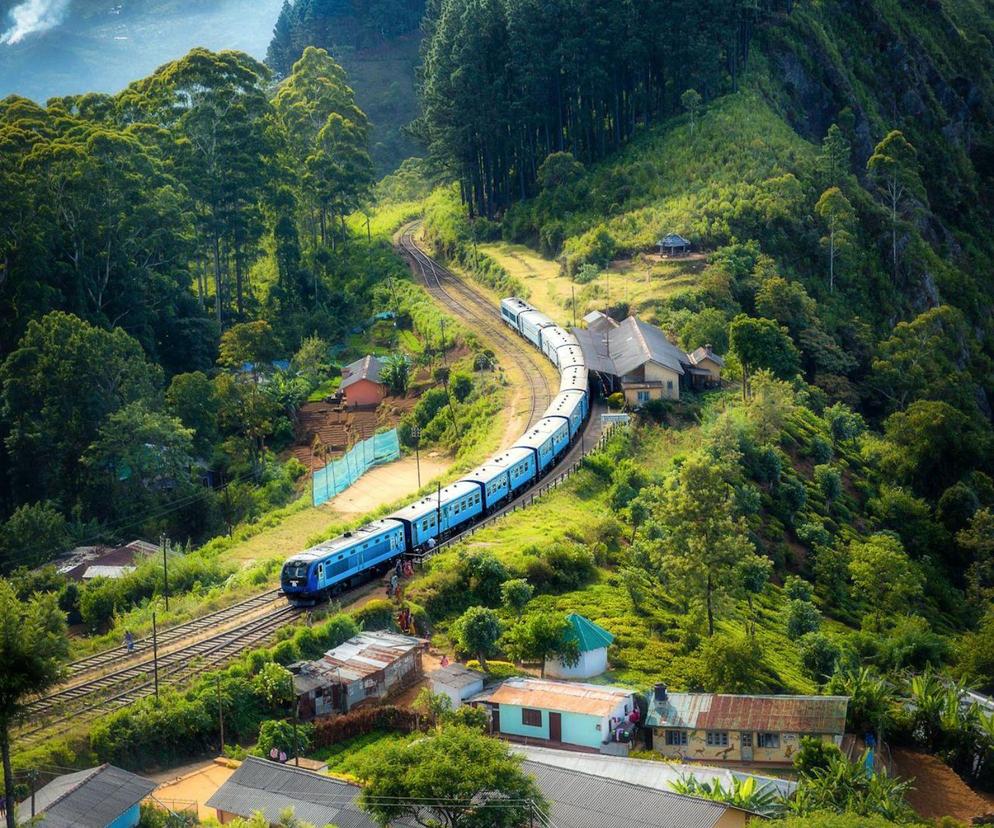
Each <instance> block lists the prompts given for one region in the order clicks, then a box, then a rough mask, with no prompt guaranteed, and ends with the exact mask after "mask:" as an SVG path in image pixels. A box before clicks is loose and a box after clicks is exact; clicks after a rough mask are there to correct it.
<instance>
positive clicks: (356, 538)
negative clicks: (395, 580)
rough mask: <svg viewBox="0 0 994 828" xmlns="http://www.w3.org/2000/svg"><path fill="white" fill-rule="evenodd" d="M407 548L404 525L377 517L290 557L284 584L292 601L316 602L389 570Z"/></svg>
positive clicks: (283, 576) (281, 582) (282, 575)
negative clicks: (364, 577)
mask: <svg viewBox="0 0 994 828" xmlns="http://www.w3.org/2000/svg"><path fill="white" fill-rule="evenodd" d="M404 551H405V537H404V527H403V525H401V524H400V523H398V522H397V521H395V520H377V521H374V522H372V523H367V524H366V525H365V526H362V527H360V528H359V529H356V530H355V531H354V532H346V533H345V534H344V535H341V536H340V537H337V538H333V539H332V540H329V541H325V542H324V543H320V544H318V545H317V546H315V547H312V548H311V549H308V550H306V551H304V552H299V553H298V554H296V555H294V556H293V557H291V558H289V559H288V560H287V562H286V563H285V564H284V565H283V571H282V572H281V574H280V585H281V587H282V589H283V592H284V593H285V594H286V595H287V597H288V598H289V599H290V601H291V602H293V603H314V602H316V601H320V600H323V599H324V598H325V597H327V596H328V595H333V594H335V593H336V592H339V591H341V590H343V589H348V588H349V587H351V586H354V585H355V584H357V583H358V582H359V580H360V576H366V575H367V574H374V573H375V572H376V571H377V570H385V569H386V568H387V567H388V566H389V565H390V563H391V562H392V561H393V559H394V558H396V557H397V556H399V555H402V554H403V553H404Z"/></svg>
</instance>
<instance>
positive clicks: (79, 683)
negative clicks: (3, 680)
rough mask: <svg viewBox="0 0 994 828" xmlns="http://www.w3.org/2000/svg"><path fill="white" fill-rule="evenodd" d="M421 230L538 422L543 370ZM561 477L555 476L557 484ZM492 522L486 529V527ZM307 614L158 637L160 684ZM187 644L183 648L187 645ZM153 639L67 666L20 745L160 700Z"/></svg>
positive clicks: (276, 601) (257, 614)
mask: <svg viewBox="0 0 994 828" xmlns="http://www.w3.org/2000/svg"><path fill="white" fill-rule="evenodd" d="M416 226H417V223H415V224H413V225H409V226H408V227H406V228H404V230H403V231H402V233H401V237H400V247H401V250H402V251H403V252H404V253H405V254H406V256H407V257H408V258H409V260H410V262H411V264H412V266H413V267H415V268H416V269H417V271H418V272H419V274H420V276H421V279H422V281H423V282H424V284H425V286H426V288H427V289H428V291H429V293H431V295H432V296H433V297H434V298H435V300H436V301H437V302H438V303H439V304H441V305H443V306H445V307H447V308H448V309H449V310H450V311H451V312H452V313H454V314H455V315H456V316H458V317H460V318H462V319H463V320H465V321H466V322H468V323H471V324H472V325H473V326H474V328H475V329H477V330H478V331H480V332H481V333H482V335H483V336H484V337H485V338H487V339H488V340H490V341H491V343H492V344H494V345H495V346H497V347H496V348H495V350H498V351H499V352H502V355H503V356H504V357H505V358H506V359H507V360H508V361H510V362H511V363H512V364H513V365H515V366H516V367H517V368H518V369H519V370H520V371H521V374H522V377H523V381H524V382H525V383H527V387H528V392H529V398H530V400H529V405H530V410H529V411H528V426H529V427H530V426H531V425H533V424H534V423H535V422H537V421H538V420H539V419H540V418H541V416H542V414H543V412H544V411H545V409H546V408H547V407H548V405H549V403H550V402H551V400H552V398H553V397H554V396H555V394H556V391H557V389H556V388H553V386H552V383H551V380H550V379H549V377H548V376H547V373H546V371H545V370H543V363H542V362H540V361H539V360H538V355H537V354H535V353H533V351H532V350H531V348H529V347H528V346H527V345H526V344H525V343H524V342H523V341H520V340H519V339H518V337H516V336H514V335H513V334H512V333H511V332H510V331H509V330H507V328H506V327H505V325H504V322H503V320H502V319H501V316H500V312H499V311H498V310H497V309H496V307H494V306H493V304H492V302H491V301H490V300H489V299H487V298H486V297H484V296H482V295H481V294H480V293H478V292H477V291H475V290H473V289H472V288H471V287H470V286H468V285H466V284H465V283H464V282H463V281H462V280H461V279H459V278H457V277H456V276H454V275H453V274H452V273H451V272H450V271H449V270H448V269H447V268H445V267H443V266H442V265H440V264H439V263H438V262H436V261H434V260H433V259H432V258H431V257H429V256H428V255H427V254H425V253H424V251H422V250H421V249H420V248H419V247H418V246H417V244H416V243H415V241H414V238H413V233H414V229H415V227H416ZM596 419H597V418H595V417H594V416H591V417H590V419H589V421H588V423H587V426H586V429H585V436H586V438H587V443H586V444H587V445H588V446H590V445H592V443H593V442H594V440H595V439H596V436H597V435H599V433H600V427H599V425H597V424H596V422H595V420H596ZM583 445H584V444H583V442H582V441H581V442H580V443H579V444H577V445H576V446H574V447H573V448H572V449H571V451H570V452H569V453H568V455H567V456H566V457H564V459H563V461H562V462H561V464H560V465H561V467H562V468H565V467H568V466H569V465H570V464H571V463H574V462H575V461H576V460H577V459H578V458H579V457H581V456H582V454H583V451H584V449H583ZM557 476H560V475H556V474H555V473H554V474H553V475H552V478H555V477H557ZM549 485H551V483H550V482H549V481H548V480H547V481H546V482H545V483H544V484H543V483H538V484H536V485H535V486H530V487H528V489H526V490H525V491H524V492H522V494H521V495H519V496H518V497H517V498H515V500H514V501H512V502H511V503H508V504H507V505H506V506H505V508H503V509H501V510H500V512H498V513H497V514H495V515H494V516H493V517H494V518H496V517H499V516H500V515H503V514H506V513H507V512H510V511H513V510H514V509H516V508H520V506H521V505H523V504H524V503H526V502H529V498H531V499H534V498H535V496H536V492H540V491H541V490H544V489H545V488H547V487H548V486H549ZM488 522H489V521H488ZM473 531H475V529H470V530H467V531H466V532H463V533H460V534H459V535H458V536H456V537H453V538H451V539H449V540H448V541H446V543H444V544H442V545H440V546H439V547H438V548H439V549H441V548H442V547H444V546H449V545H450V544H452V543H455V542H457V541H459V540H462V539H463V538H465V537H466V536H467V535H469V534H471V533H472V532H473ZM301 612H302V610H300V609H298V608H295V607H291V606H289V605H287V604H283V603H280V596H279V591H278V590H276V589H273V590H269V591H267V592H264V593H261V594H259V595H256V596H253V597H252V598H248V599H246V600H244V601H241V602H239V603H237V604H233V605H231V606H229V607H225V608H224V609H220V610H217V611H215V612H212V613H210V614H208V615H205V616H202V617H200V618H195V619H192V620H190V621H186V622H184V623H182V624H178V625H176V626H175V627H170V628H167V629H164V630H162V631H160V632H159V633H158V636H157V646H158V650H159V652H160V653H162V654H161V655H160V656H159V658H158V683H159V685H160V686H163V687H166V686H170V685H178V684H180V683H182V682H183V681H185V680H187V679H189V678H190V677H191V676H193V675H194V674H195V673H197V672H201V671H203V670H206V669H210V668H212V667H217V666H221V665H222V664H224V663H226V662H228V661H230V660H231V659H232V658H234V657H235V656H237V655H239V654H240V653H242V652H245V651H246V650H248V649H249V648H251V647H253V646H255V645H258V644H261V643H262V642H264V641H266V640H267V639H268V638H270V637H271V636H272V635H273V634H274V633H275V632H276V630H277V629H279V628H280V627H282V626H284V625H286V624H289V623H292V622H293V621H294V619H295V618H297V617H298V616H299V615H300V614H301ZM186 641H189V643H187V644H184V643H183V642H186ZM152 650H153V647H152V639H151V637H150V636H146V637H145V638H141V639H137V640H136V641H135V646H134V651H133V652H131V653H128V652H126V651H125V650H124V649H123V647H117V648H113V649H110V650H105V651H102V652H100V653H95V654H93V655H91V656H87V657H85V658H81V659H78V660H77V661H74V662H72V663H71V664H70V665H69V666H68V677H67V680H66V682H64V683H63V684H62V685H61V686H60V687H58V688H56V689H55V690H54V691H53V692H52V693H50V694H48V695H47V696H45V697H43V698H40V699H38V700H37V701H35V702H33V703H32V704H31V705H30V706H29V707H28V708H27V710H26V711H25V717H24V721H25V723H24V725H23V726H22V727H21V728H20V729H19V730H18V732H17V734H16V737H17V739H18V741H21V742H23V743H33V742H36V741H38V740H40V739H42V738H49V737H51V736H54V735H58V734H60V733H64V732H65V731H67V730H70V729H71V728H74V727H76V726H78V725H79V724H82V723H85V722H87V721H90V720H92V719H94V718H96V717H97V716H99V715H101V714H103V713H107V712H111V711H113V710H117V709H119V708H122V707H125V706H127V705H128V704H131V703H133V702H135V701H138V700H139V699H142V698H145V697H147V696H150V695H152V694H153V693H154V692H155V665H154V660H153V657H152V655H153V653H152Z"/></svg>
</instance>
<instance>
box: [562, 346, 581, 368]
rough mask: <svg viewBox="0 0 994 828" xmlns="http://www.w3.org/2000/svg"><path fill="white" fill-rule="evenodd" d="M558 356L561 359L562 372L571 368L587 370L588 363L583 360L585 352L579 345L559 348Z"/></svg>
mask: <svg viewBox="0 0 994 828" xmlns="http://www.w3.org/2000/svg"><path fill="white" fill-rule="evenodd" d="M556 356H557V357H558V359H559V365H560V368H561V370H567V369H569V368H586V365H587V363H586V360H584V358H583V350H582V349H581V348H580V346H579V345H569V346H566V347H562V348H557V349H556ZM563 366H565V367H563Z"/></svg>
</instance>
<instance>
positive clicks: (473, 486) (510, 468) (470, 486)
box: [280, 296, 591, 606]
mask: <svg viewBox="0 0 994 828" xmlns="http://www.w3.org/2000/svg"><path fill="white" fill-rule="evenodd" d="M500 316H501V320H502V321H503V322H504V324H505V325H507V326H508V327H509V328H511V329H513V330H514V331H515V333H517V334H518V335H519V336H521V337H523V338H524V339H526V340H528V342H530V343H531V344H532V345H534V346H535V348H537V349H538V350H539V351H540V352H541V353H542V354H544V355H545V357H546V358H547V359H549V361H551V362H552V364H553V365H554V366H555V367H556V368H558V369H559V375H560V384H559V393H558V394H557V395H556V396H555V397H554V398H553V400H552V402H551V403H550V404H549V407H548V408H547V409H546V411H545V413H544V414H543V415H542V418H541V419H540V420H539V421H538V422H537V423H535V424H534V425H532V426H531V427H529V429H528V430H527V431H526V432H525V433H524V434H522V435H521V437H519V438H518V439H517V440H516V441H515V442H514V445H512V446H511V447H510V448H508V449H506V450H504V451H502V452H500V453H499V454H496V455H494V456H493V457H491V458H489V459H488V460H487V461H486V462H485V463H483V464H482V465H480V466H478V467H477V468H475V469H473V470H472V471H471V472H469V473H468V474H466V475H465V476H463V477H461V478H460V479H459V480H457V481H456V482H454V483H452V484H450V485H448V486H446V487H445V488H440V489H439V490H438V491H437V492H435V493H434V494H431V495H429V496H427V497H422V498H420V499H419V500H416V501H415V502H414V503H410V504H408V505H407V506H404V507H403V508H402V509H399V510H397V511H396V512H394V513H393V514H390V515H387V516H386V517H383V518H381V519H379V520H375V521H372V522H370V523H366V524H364V525H363V526H361V527H359V528H358V529H355V530H354V531H351V532H345V533H344V534H343V535H341V536H339V537H337V538H333V539H331V540H328V541H325V542H324V543H320V544H318V545H317V546H314V547H312V548H310V549H307V550H305V551H304V552H298V553H297V554H295V555H293V556H291V557H290V558H288V559H287V560H286V562H285V563H284V564H283V569H282V571H281V573H280V586H281V589H282V592H283V594H284V595H285V596H286V598H287V600H289V602H290V603H291V604H294V605H295V606H313V605H315V604H317V603H320V602H322V601H324V600H327V599H328V598H330V597H332V596H334V595H336V594H338V593H340V592H343V591H344V590H347V589H350V588H352V587H354V586H357V585H358V584H360V583H362V582H363V581H366V580H368V579H369V578H371V577H375V576H377V575H380V574H382V573H383V572H386V571H387V570H388V569H390V568H391V567H392V566H394V565H395V563H396V561H397V560H398V559H399V558H401V557H403V556H408V555H409V556H418V555H423V554H425V553H426V552H428V551H430V550H431V549H432V548H434V547H436V546H437V545H438V544H439V543H441V542H442V541H444V540H446V539H448V538H450V537H452V536H454V535H456V534H458V533H460V532H462V531H464V530H465V529H467V528H468V527H469V526H472V525H473V524H474V523H476V522H478V521H480V520H482V519H483V518H485V517H486V516H488V515H490V514H492V513H494V512H495V511H497V510H499V509H500V508H502V507H503V506H505V505H506V504H507V503H509V502H510V501H511V500H513V499H514V498H515V496H517V495H518V494H519V493H520V492H521V491H522V490H523V489H525V488H527V487H528V486H529V485H531V484H533V483H535V482H536V481H537V480H540V479H541V478H542V477H544V476H545V475H547V474H548V473H549V471H550V470H551V469H552V468H554V467H555V465H556V463H557V462H559V460H560V459H562V457H563V456H564V454H566V452H567V450H568V449H569V447H570V446H571V445H572V444H573V443H574V442H576V440H577V439H579V436H580V433H581V432H582V430H583V428H584V424H585V423H586V420H587V418H588V417H589V415H590V406H591V399H590V383H589V374H588V371H587V367H586V364H585V362H584V358H583V351H582V350H581V349H580V343H579V342H578V341H577V339H576V337H575V336H573V334H572V333H570V332H569V331H567V330H565V329H564V328H561V327H559V326H558V325H556V323H555V322H553V321H552V320H551V319H550V318H549V317H548V316H546V315H545V314H543V313H542V312H541V311H539V310H536V309H535V308H534V307H532V306H531V305H529V304H528V303H527V302H525V301H524V300H523V299H519V298H518V297H513V296H512V297H509V298H507V299H503V300H501V303H500Z"/></svg>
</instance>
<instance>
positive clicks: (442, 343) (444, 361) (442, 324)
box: [438, 317, 448, 365]
mask: <svg viewBox="0 0 994 828" xmlns="http://www.w3.org/2000/svg"><path fill="white" fill-rule="evenodd" d="M438 324H439V327H440V328H441V329H442V338H441V340H440V341H439V343H438V347H439V348H440V349H441V351H442V364H443V365H447V364H448V360H447V359H446V358H445V317H442V318H441V319H439V320H438Z"/></svg>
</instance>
